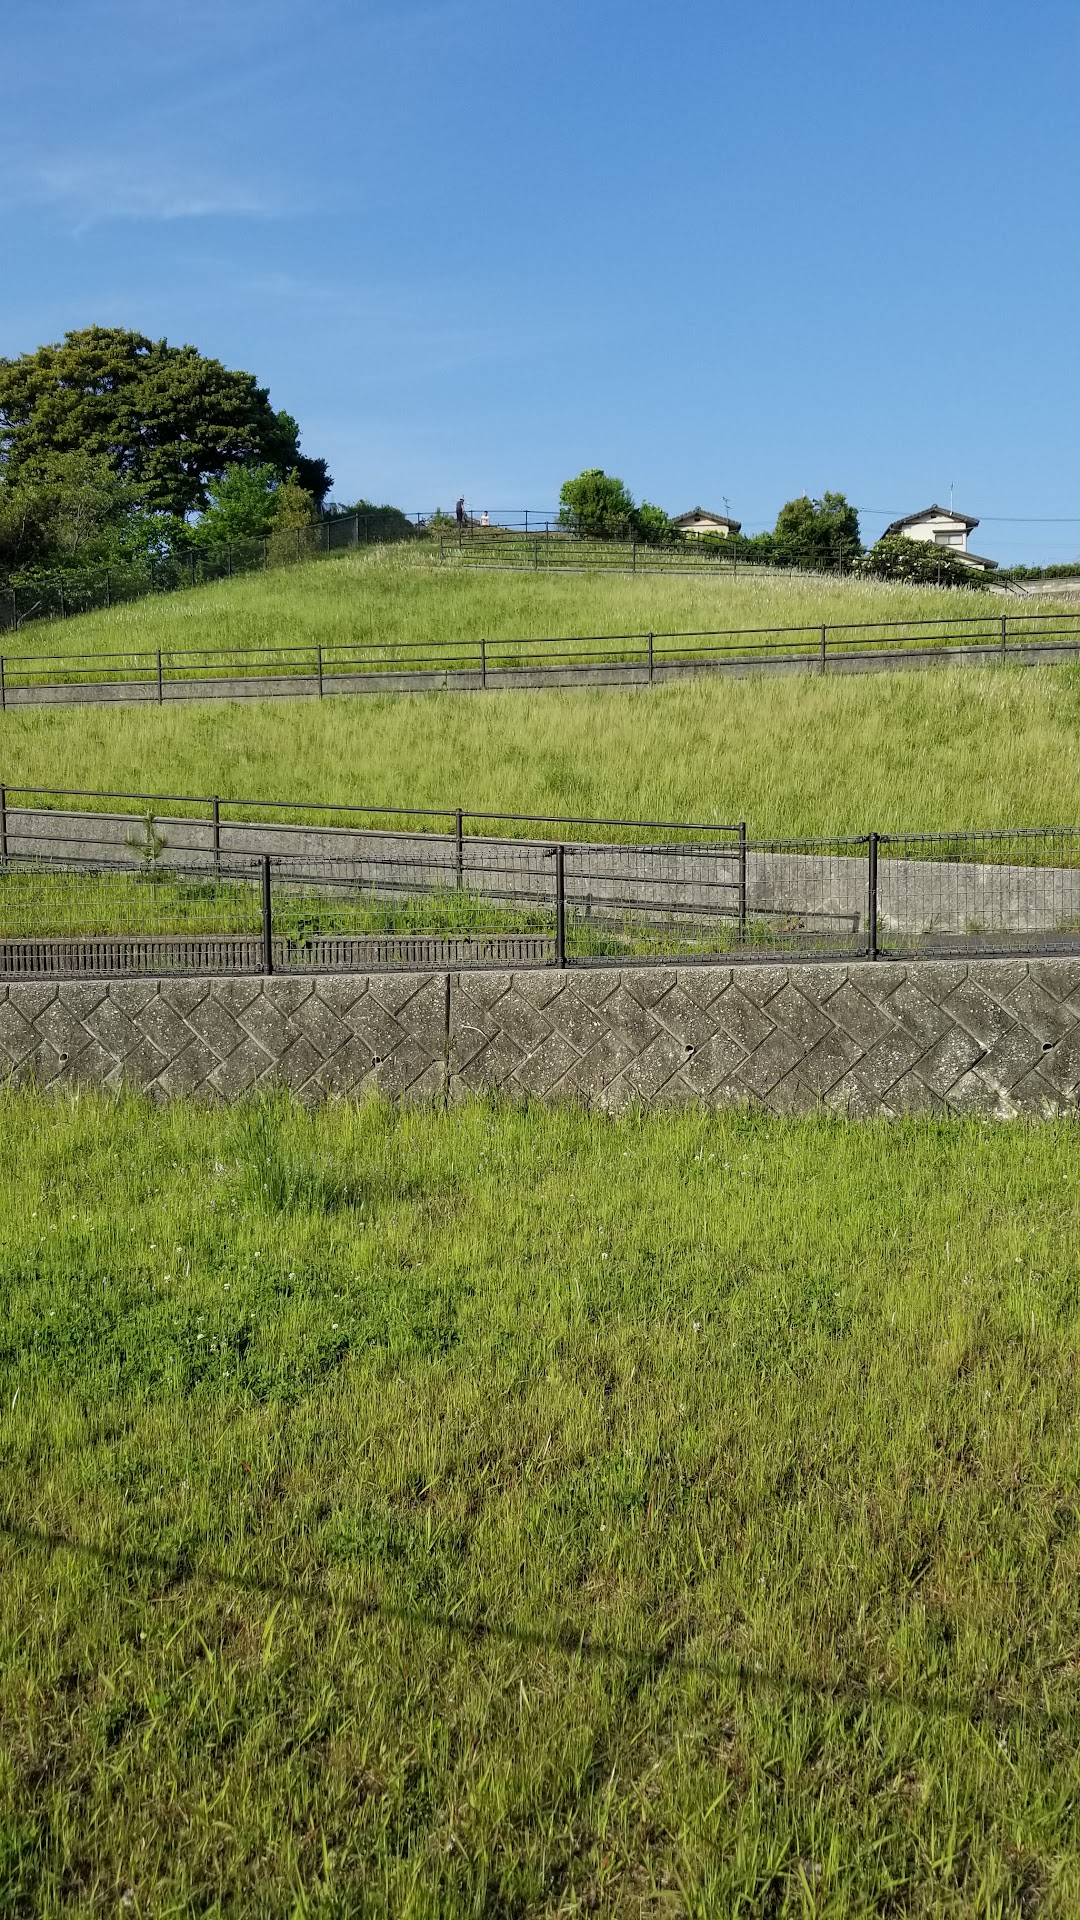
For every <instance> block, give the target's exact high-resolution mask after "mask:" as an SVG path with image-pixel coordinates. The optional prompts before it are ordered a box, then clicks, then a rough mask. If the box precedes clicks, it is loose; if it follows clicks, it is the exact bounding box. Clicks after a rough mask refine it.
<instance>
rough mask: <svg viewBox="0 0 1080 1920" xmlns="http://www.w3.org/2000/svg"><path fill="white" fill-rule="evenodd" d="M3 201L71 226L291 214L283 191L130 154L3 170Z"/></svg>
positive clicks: (292, 206) (77, 157)
mask: <svg viewBox="0 0 1080 1920" xmlns="http://www.w3.org/2000/svg"><path fill="white" fill-rule="evenodd" d="M4 197H5V199H6V200H7V202H8V204H9V205H13V204H15V205H18V204H21V205H23V206H36V207H38V208H43V207H48V208H51V209H53V210H55V211H56V212H57V213H58V214H60V216H61V217H63V218H67V219H69V220H70V221H71V222H72V224H73V225H74V226H75V227H77V228H80V229H82V228H86V227H89V226H94V225H98V224H100V223H101V222H104V221H110V220H149V221H174V220H206V219H236V218H248V219H263V220H266V219H273V218H275V217H279V216H281V215H283V214H285V213H289V212H292V211H295V203H293V204H290V203H289V201H288V199H287V198H286V196H285V195H280V196H275V195H274V193H273V192H272V191H269V190H268V189H267V188H266V187H263V186H259V187H256V186H253V185H252V184H250V183H248V182H245V181H244V180H240V179H236V178H229V179H219V178H216V177H213V176H210V175H207V174H206V173H205V172H204V171H202V170H201V169H199V168H198V167H189V166H187V165H186V164H184V163H183V162H179V161H178V162H170V163H165V164H163V163H162V162H161V161H160V160H158V161H154V162H151V163H150V164H149V165H148V164H147V163H146V161H145V160H144V159H142V158H140V157H138V156H136V155H133V154H131V155H124V156H123V157H121V156H119V155H99V154H66V155H64V156H62V157H58V158H55V159H50V160H47V161H44V162H41V163H39V164H38V165H37V166H36V167H33V168H25V169H23V170H22V171H21V172H18V173H15V174H14V175H12V174H9V175H8V186H7V192H6V193H5V195H4Z"/></svg>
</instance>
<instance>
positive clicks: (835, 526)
mask: <svg viewBox="0 0 1080 1920" xmlns="http://www.w3.org/2000/svg"><path fill="white" fill-rule="evenodd" d="M772 540H773V551H774V553H775V556H776V558H777V560H779V561H780V562H781V564H782V565H785V566H795V567H813V568H815V569H819V570H820V571H821V572H823V573H824V572H830V571H832V569H833V568H835V567H836V566H837V565H838V564H839V565H841V566H842V565H850V564H851V562H852V561H854V560H857V559H858V557H859V555H860V554H861V552H862V540H861V539H860V536H859V516H858V513H857V512H856V510H855V508H854V507H853V506H851V505H849V503H848V501H847V500H846V499H845V497H844V495H843V494H842V493H824V494H822V496H821V499H820V500H811V499H810V498H809V496H808V495H807V494H805V493H803V494H800V495H799V497H798V499H797V500H789V501H788V502H787V503H786V505H785V506H782V507H781V509H780V512H779V513H778V514H777V516H776V527H775V530H774V532H773V536H772Z"/></svg>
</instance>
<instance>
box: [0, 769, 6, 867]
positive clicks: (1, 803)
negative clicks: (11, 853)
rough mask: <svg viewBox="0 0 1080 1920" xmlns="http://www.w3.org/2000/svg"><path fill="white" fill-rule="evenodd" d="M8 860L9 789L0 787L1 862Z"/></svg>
mask: <svg viewBox="0 0 1080 1920" xmlns="http://www.w3.org/2000/svg"><path fill="white" fill-rule="evenodd" d="M6 859H7V788H6V787H5V786H0V860H6Z"/></svg>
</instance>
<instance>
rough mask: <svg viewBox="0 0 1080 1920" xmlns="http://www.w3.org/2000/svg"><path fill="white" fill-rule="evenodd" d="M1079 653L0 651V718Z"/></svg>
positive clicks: (1056, 626)
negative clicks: (63, 709) (120, 705)
mask: <svg viewBox="0 0 1080 1920" xmlns="http://www.w3.org/2000/svg"><path fill="white" fill-rule="evenodd" d="M1077 654H1080V610H1076V611H1069V610H1063V611H1061V612H1059V613H1001V612H997V611H994V610H992V609H988V610H987V612H986V613H980V614H975V615H970V616H969V615H961V616H954V617H952V618H949V617H945V618H939V619H936V620H896V621H885V620H876V621H850V622H843V623H839V622H832V623H828V622H826V623H821V622H814V623H813V624H810V625H806V626H791V627H785V626H766V627H747V628H726V629H696V630H686V631H678V632H660V631H653V632H644V633H642V632H638V633H615V634H591V635H589V634H586V635H559V634H556V635H544V636H539V635H538V636H531V637H526V636H522V637H518V638H501V639H500V638H488V637H486V636H478V637H476V638H475V639H452V640H437V639H435V640H416V641H412V640H393V641H382V640H362V641H361V640H350V641H341V642H325V643H319V642H291V643H288V644H285V645H280V646H257V647H161V648H156V649H153V650H151V651H146V650H138V649H133V650H125V651H124V652H113V653H89V654H80V653H65V654H37V655H35V654H21V653H20V654H11V653H8V654H4V653H3V652H0V709H3V708H6V707H14V706H20V705H36V704H41V703H43V702H47V701H53V700H59V701H66V700H71V701H83V700H90V701H93V702H95V703H97V702H100V703H104V704H107V703H109V702H110V701H131V700H148V701H151V702H156V703H158V704H162V703H164V702H165V701H167V700H176V699H190V698H196V697H205V696H207V695H210V696H214V695H216V696H218V697H221V698H238V697H244V696H247V697H250V698H259V699H265V698H270V697H275V696H280V697H289V698H293V697H297V696H315V697H317V698H318V697H322V696H323V695H330V694H354V693H374V692H380V691H386V690H387V689H391V690H393V689H405V690H408V689H420V690H423V689H426V688H432V687H434V688H448V689H460V690H475V691H484V690H488V691H494V690H497V689H500V688H510V687H514V686H530V687H532V686H541V687H542V686H565V685H574V684H575V683H582V684H607V685H642V684H657V683H661V682H665V681H669V680H672V679H677V678H680V677H682V676H683V675H686V674H693V673H699V672H702V671H707V670H709V669H723V668H725V667H726V668H740V669H741V668H747V667H769V666H778V667H794V668H800V669H803V670H809V671H819V672H822V673H824V672H828V671H829V669H830V668H831V667H835V668H840V669H842V668H846V667H850V666H852V665H858V664H865V665H867V666H875V665H876V666H888V665H890V664H893V663H900V664H902V663H903V662H904V661H910V660H923V661H931V662H932V661H938V662H949V661H960V660H970V661H976V662H982V663H984V664H990V665H992V664H994V663H996V662H1001V663H1007V662H1009V661H1010V660H1011V661H1014V662H1021V663H1027V662H1031V661H1037V660H1054V659H1059V660H1060V659H1067V658H1071V657H1073V656H1075V655H1077Z"/></svg>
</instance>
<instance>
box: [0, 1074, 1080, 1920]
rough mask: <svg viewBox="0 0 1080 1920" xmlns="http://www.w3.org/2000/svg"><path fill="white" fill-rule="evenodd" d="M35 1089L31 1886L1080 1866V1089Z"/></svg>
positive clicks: (932, 1882) (15, 1891)
mask: <svg viewBox="0 0 1080 1920" xmlns="http://www.w3.org/2000/svg"><path fill="white" fill-rule="evenodd" d="M0 1127H2V1129H3V1138H4V1141H5V1179H4V1182H3V1186H2V1189H0V1280H2V1289H3V1291H2V1309H3V1312H2V1321H0V1501H2V1506H0V1515H2V1524H0V1725H2V1733H3V1739H2V1746H0V1910H2V1911H3V1912H5V1913H11V1914H20V1915H34V1916H37V1915H48V1914H54V1913H66V1912H70V1913H76V1912H77V1913H80V1914H83V1913H89V1914H110V1915H111V1914H117V1913H132V1914H136V1915H143V1914H145V1915H163V1914H194V1913H201V1914H212V1913H230V1914H240V1913H244V1914H256V1913H257V1914H296V1913H310V1914H320V1915H321V1914H333V1915H345V1914H350V1915H351V1914H357V1913H363V1914H395V1915H410V1916H415V1915H432V1916H434V1915H439V1916H444V1915H456V1914H461V1915H466V1914H467V1915H483V1914H486V1915H520V1916H531V1915H555V1914H560V1915H566V1914H571V1913H586V1912H587V1913H595V1914H601V1915H604V1914H607V1915H618V1916H623V1915H650V1916H653V1915H671V1916H674V1915H700V1916H706V1915H708V1916H712V1915H728V1914H746V1915H777V1916H779V1915H808V1914H814V1915H835V1916H840V1915H843V1916H850V1915H855V1914H871V1913H872V1914H881V1913H890V1914H897V1915H900V1914H904V1915H918V1916H923V1915H925V1916H940V1915H946V1916H953V1915H956V1916H959V1915H971V1916H975V1915H978V1916H988V1915H1002V1916H1004V1915H1016V1914H1027V1913H1031V1914H1033V1913H1036V1912H1038V1913H1039V1914H1040V1915H1047V1916H1050V1915H1053V1916H1058V1915H1060V1916H1066V1915H1073V1914H1075V1913H1076V1912H1077V1911H1078V1910H1080V1758H1078V1748H1077V1730H1078V1717H1077V1716H1078V1708H1080V1700H1078V1682H1077V1675H1078V1665H1080V1529H1078V1525H1077V1513H1078V1493H1080V1374H1078V1369H1077V1336H1078V1332H1080V1291H1078V1279H1080V1254H1078V1248H1077V1235H1076V1205H1077V1183H1078V1180H1080V1157H1078V1154H1077V1135H1076V1133H1075V1130H1074V1128H1072V1127H1070V1126H1069V1125H1068V1124H1055V1125H1050V1126H1044V1127H1042V1128H1027V1127H1021V1126H1015V1127H990V1126H987V1127H979V1126H976V1125H972V1124H966V1123H963V1124H955V1123H950V1124H948V1125H929V1124H914V1123H912V1124H906V1123H905V1124H894V1125H890V1126H886V1125H882V1126H866V1125H856V1124H851V1123H842V1122H839V1121H834V1120H829V1121H815V1122H813V1123H781V1122H773V1121H767V1120H760V1119H750V1118H746V1117H741V1116H729V1117H726V1118H715V1119H713V1118H708V1117H706V1116H704V1115H699V1114H692V1113H691V1114H681V1115H672V1114H662V1113H656V1114H653V1115H650V1116H647V1117H639V1118H633V1117H631V1118H628V1119H624V1120H621V1121H618V1122H615V1121H610V1120H604V1119H600V1118H596V1117H589V1116H586V1115H584V1114H582V1113H580V1112H575V1111H569V1110H563V1111H548V1112H543V1111H530V1110H511V1109H507V1108H499V1107H496V1106H493V1105H491V1106H489V1105H480V1104H477V1105H470V1106H466V1107H463V1108H461V1109H459V1110H456V1111H454V1112H451V1113H448V1114H444V1113H438V1112H433V1111H426V1112H414V1113H397V1114H395V1113H392V1112H391V1111H389V1110H387V1109H385V1108H383V1107H379V1106H367V1107H362V1108H359V1109H357V1108H350V1107H346V1106H333V1105H332V1106H327V1107H324V1108H323V1109H322V1110H321V1111H319V1112H318V1113H316V1114H305V1113H304V1112H302V1111H301V1110H299V1109H297V1108H296V1107H293V1106H288V1105H284V1104H282V1105H260V1106H249V1107H237V1108H233V1109H230V1110H227V1111H209V1112H206V1111H203V1112H200V1111H197V1110H195V1109H193V1108H188V1107H184V1106H176V1107H173V1108H171V1109H169V1110H167V1111H164V1112H153V1111H151V1110H149V1109H147V1108H145V1107H144V1106H142V1105H141V1104H140V1103H138V1102H137V1101H135V1100H125V1101H121V1102H113V1101H110V1100H108V1099H106V1098H104V1097H89V1096H84V1097H81V1098H79V1099H77V1100H74V1099H73V1100H71V1101H70V1102H68V1103H49V1102H47V1101H44V1100H42V1099H40V1098H37V1097H35V1096H33V1095H31V1094H26V1093H20V1094H15V1093H8V1094H5V1095H3V1096H2V1097H0Z"/></svg>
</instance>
